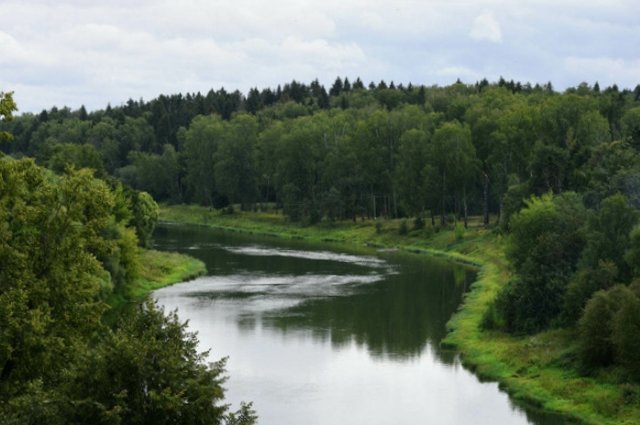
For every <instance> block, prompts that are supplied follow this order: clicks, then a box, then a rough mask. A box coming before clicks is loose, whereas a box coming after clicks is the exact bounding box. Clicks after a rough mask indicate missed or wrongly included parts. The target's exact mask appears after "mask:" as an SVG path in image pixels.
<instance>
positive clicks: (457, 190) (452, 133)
mask: <svg viewBox="0 0 640 425" xmlns="http://www.w3.org/2000/svg"><path fill="white" fill-rule="evenodd" d="M429 157H430V158H431V161H432V165H433V168H434V169H436V170H438V179H439V184H440V187H441V192H440V203H441V206H440V221H441V224H444V223H445V213H446V205H447V199H448V198H453V200H454V207H455V212H456V215H459V214H460V206H461V205H460V202H462V209H463V213H464V222H465V226H466V225H467V187H468V184H469V182H470V180H471V179H472V178H473V176H474V175H475V174H476V172H477V170H478V161H477V158H476V151H475V148H474V146H473V144H472V143H471V131H470V130H469V127H467V126H463V125H462V124H460V123H458V122H448V123H445V124H443V125H442V126H441V127H440V128H438V129H437V130H436V131H435V133H434V135H433V148H432V150H431V152H429ZM450 195H453V196H450Z"/></svg>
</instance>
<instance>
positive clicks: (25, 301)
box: [0, 157, 255, 424]
mask: <svg viewBox="0 0 640 425" xmlns="http://www.w3.org/2000/svg"><path fill="white" fill-rule="evenodd" d="M137 196H138V198H137V200H136V202H137V203H138V208H139V209H140V211H139V212H135V211H134V212H133V213H132V212H131V211H129V207H130V205H131V203H130V202H131V201H130V198H129V197H128V196H127V193H126V191H125V190H123V188H122V186H121V185H119V184H116V185H115V186H114V187H113V188H111V187H110V186H109V185H108V184H107V183H106V182H105V181H103V180H99V179H97V178H95V177H93V175H92V172H91V171H90V170H88V169H82V170H79V171H76V170H73V169H70V168H69V169H67V171H66V172H65V173H64V174H62V175H60V176H57V175H55V174H53V173H52V172H50V171H48V170H46V169H44V168H41V167H39V166H37V165H36V164H35V163H34V161H33V160H30V159H22V160H14V159H11V158H9V157H4V158H0V240H1V241H2V243H0V321H1V323H2V324H3V325H2V328H0V376H1V378H2V379H1V380H0V417H2V418H3V423H8V424H40V423H47V424H66V423H104V424H115V423H140V424H143V423H154V424H155V423H177V422H180V423H197V424H200V423H211V424H220V423H224V421H225V419H226V417H227V416H228V415H229V412H228V407H227V406H226V405H224V404H221V403H220V401H221V400H222V397H223V388H222V382H223V380H224V377H223V373H224V370H223V366H224V362H216V363H214V364H212V365H207V364H206V362H205V356H206V353H198V352H197V351H196V345H197V340H196V338H195V335H193V334H191V333H189V332H187V331H186V324H183V323H180V322H179V321H178V320H177V316H176V315H175V313H173V314H169V315H168V316H165V315H164V313H163V312H162V311H161V310H159V309H157V308H156V307H155V305H154V304H152V303H150V302H148V303H146V304H145V305H144V306H141V307H140V308H133V309H132V310H130V311H129V313H128V315H127V316H126V317H123V318H122V319H121V322H120V324H119V325H118V326H116V327H115V328H114V329H110V328H109V327H107V326H106V325H105V323H104V322H103V313H105V312H106V311H107V309H108V306H107V304H106V303H105V302H104V301H103V300H105V299H111V298H112V297H114V296H119V297H133V296H135V293H134V287H135V285H136V282H137V280H138V270H139V261H140V257H139V255H140V254H139V252H140V251H139V248H138V247H137V242H138V238H137V237H136V234H135V230H134V229H133V228H131V227H129V221H130V220H131V219H132V218H133V219H134V221H135V220H138V219H140V220H141V221H142V225H141V227H142V228H143V229H144V230H145V231H146V232H150V231H151V230H152V228H151V227H150V223H152V222H155V218H154V217H153V215H154V214H155V213H156V209H155V208H157V206H156V205H155V202H154V201H153V200H152V199H151V197H150V196H149V195H147V194H144V193H140V194H138V195H137ZM134 205H135V203H134ZM136 214H138V215H139V217H137V216H136ZM229 418H230V419H233V420H234V421H244V422H239V423H253V422H254V420H255V414H254V413H253V412H252V411H251V409H250V408H248V407H243V408H242V410H241V411H240V412H238V413H237V414H235V415H229Z"/></svg>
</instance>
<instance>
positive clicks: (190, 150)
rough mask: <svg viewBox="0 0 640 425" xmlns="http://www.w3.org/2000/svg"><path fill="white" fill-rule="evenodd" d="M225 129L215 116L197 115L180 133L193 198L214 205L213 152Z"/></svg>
mask: <svg viewBox="0 0 640 425" xmlns="http://www.w3.org/2000/svg"><path fill="white" fill-rule="evenodd" d="M225 129H226V123H223V121H222V120H221V119H220V117H218V116H214V115H212V116H198V117H196V118H194V120H193V121H192V122H191V125H190V126H189V129H187V130H185V131H183V132H182V133H180V139H181V145H182V153H183V157H184V160H185V166H186V167H185V169H186V176H185V179H186V183H187V185H188V188H189V190H190V193H191V196H192V197H193V200H195V201H197V202H200V203H201V204H203V205H209V206H212V205H213V200H214V195H215V187H216V186H215V176H214V169H213V164H214V162H213V161H214V154H215V152H216V151H217V149H218V145H219V143H220V140H221V139H222V137H223V134H224V131H225Z"/></svg>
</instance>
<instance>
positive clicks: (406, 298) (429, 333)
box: [266, 262, 474, 364]
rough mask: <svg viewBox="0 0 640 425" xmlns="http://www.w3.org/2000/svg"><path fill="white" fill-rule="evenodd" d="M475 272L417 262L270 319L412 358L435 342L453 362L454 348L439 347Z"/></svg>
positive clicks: (339, 342) (382, 352)
mask: <svg viewBox="0 0 640 425" xmlns="http://www.w3.org/2000/svg"><path fill="white" fill-rule="evenodd" d="M425 263H426V262H425ZM473 275H474V274H473V273H470V272H469V271H467V270H464V269H462V268H451V267H445V266H442V265H432V264H430V263H426V264H425V265H424V266H422V267H416V264H415V263H414V262H412V264H411V267H403V268H402V271H401V273H400V274H399V275H393V276H389V277H388V278H387V280H385V281H384V282H380V283H376V284H373V285H365V286H362V287H361V288H359V290H358V291H357V292H356V293H355V294H351V295H346V296H338V297H328V298H316V299H310V300H308V301H306V302H304V303H302V304H300V305H297V306H295V307H292V308H289V309H285V310H282V311H278V312H274V313H272V314H270V315H269V317H268V319H266V320H267V322H268V324H269V325H272V326H274V327H276V328H278V329H281V330H282V331H284V332H287V331H288V330H299V329H309V330H312V331H313V333H314V335H317V336H318V337H320V338H321V339H323V340H324V339H327V338H330V339H331V342H332V344H333V345H334V346H342V345H345V344H350V343H351V342H352V341H355V342H356V343H357V344H359V345H364V346H366V347H367V349H368V350H369V351H370V352H371V354H372V355H374V356H384V357H389V358H401V359H404V358H409V357H413V356H417V355H419V354H420V353H421V352H422V351H423V349H424V348H425V346H426V345H427V344H429V345H431V346H432V347H436V349H435V350H434V351H435V353H436V354H437V355H438V358H439V359H440V360H442V361H443V362H444V363H447V364H451V363H452V362H453V360H454V353H452V352H442V351H440V350H439V349H437V347H438V344H439V342H440V340H441V339H442V338H443V337H444V336H445V334H446V328H445V325H446V322H447V321H448V320H449V318H450V317H451V315H452V314H453V313H454V312H455V311H456V309H457V307H458V305H459V304H460V301H461V300H462V295H463V293H464V291H465V290H466V288H467V287H468V285H469V284H470V283H471V282H472V280H473Z"/></svg>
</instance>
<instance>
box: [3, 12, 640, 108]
mask: <svg viewBox="0 0 640 425" xmlns="http://www.w3.org/2000/svg"><path fill="white" fill-rule="evenodd" d="M639 17H640V1H639V0H521V1H517V0H512V1H506V0H473V1H472V0H449V1H444V0H421V1H420V0H395V1H390V0H387V1H379V0H315V1H301V0H300V1H294V0H233V1H219V0H180V1H178V0H126V1H125V0H108V1H104V0H102V1H91V0H86V1H81V0H57V1H51V0H40V1H39V0H0V91H14V92H15V99H16V101H17V103H18V107H19V109H20V111H21V112H38V111H40V110H42V109H43V108H50V107H51V106H53V105H57V106H63V105H67V106H69V107H71V108H73V109H75V108H78V107H80V105H83V104H84V105H85V106H86V107H87V108H88V109H89V110H93V109H100V108H104V107H105V106H106V104H107V103H108V102H109V103H111V104H112V105H119V104H122V103H124V102H125V101H126V100H127V99H129V98H133V99H139V98H144V99H146V100H149V99H151V98H153V97H156V96H157V95H159V94H161V93H165V94H169V93H177V92H183V93H184V92H196V91H201V92H206V91H208V90H209V89H210V88H214V89H218V88H220V87H225V88H226V89H231V90H233V89H240V90H242V91H243V92H246V90H247V89H249V88H250V87H254V86H256V87H259V88H263V87H275V86H276V85H277V84H282V83H285V82H288V81H291V80H292V79H295V80H297V81H302V82H310V81H311V80H313V79H315V78H318V79H319V80H320V81H321V82H322V83H325V84H326V85H330V84H331V83H332V82H333V80H335V78H336V76H338V75H340V76H347V77H349V78H350V79H351V80H353V79H355V78H356V77H358V76H359V77H361V78H362V80H363V81H365V83H368V82H369V81H379V80H381V79H383V80H385V81H387V82H389V81H391V80H393V81H395V82H396V83H400V82H402V83H405V84H406V83H408V82H413V83H414V84H427V85H431V84H440V85H444V84H450V83H452V82H454V81H455V80H456V78H460V79H461V80H462V81H464V82H468V83H473V82H475V81H477V80H479V79H482V78H483V77H486V78H488V79H489V80H491V81H493V80H497V79H498V78H499V77H500V76H504V77H505V78H507V79H515V80H520V81H523V82H525V81H529V82H532V83H536V82H540V83H544V82H547V81H551V82H552V83H553V85H554V87H555V88H556V89H564V88H566V87H569V86H575V85H577V84H579V83H580V82H583V81H585V82H588V83H589V84H593V83H594V82H595V81H598V82H599V83H600V85H601V86H605V85H610V84H613V83H617V84H618V85H619V86H620V87H626V88H634V87H635V86H636V85H637V84H640V23H639V22H640V20H639V19H638V18H639Z"/></svg>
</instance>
